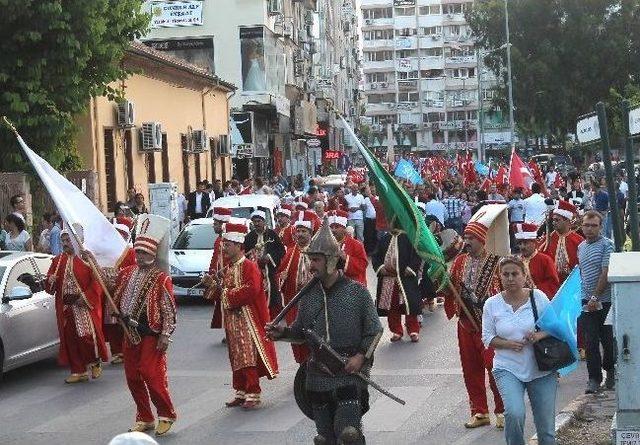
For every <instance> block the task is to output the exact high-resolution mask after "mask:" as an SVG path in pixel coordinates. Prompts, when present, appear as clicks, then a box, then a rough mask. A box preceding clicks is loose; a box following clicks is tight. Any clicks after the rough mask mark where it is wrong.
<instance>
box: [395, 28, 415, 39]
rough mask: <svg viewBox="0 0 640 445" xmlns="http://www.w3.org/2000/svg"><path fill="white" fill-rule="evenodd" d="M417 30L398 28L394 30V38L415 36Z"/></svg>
mask: <svg viewBox="0 0 640 445" xmlns="http://www.w3.org/2000/svg"><path fill="white" fill-rule="evenodd" d="M416 32H417V30H416V29H415V28H400V29H396V30H395V33H396V37H411V36H415V35H416Z"/></svg>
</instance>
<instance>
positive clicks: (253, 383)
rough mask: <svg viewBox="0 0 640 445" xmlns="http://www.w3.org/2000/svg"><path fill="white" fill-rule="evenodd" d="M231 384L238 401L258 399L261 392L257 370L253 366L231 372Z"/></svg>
mask: <svg viewBox="0 0 640 445" xmlns="http://www.w3.org/2000/svg"><path fill="white" fill-rule="evenodd" d="M232 384H233V389H235V390H236V396H237V397H238V398H240V399H248V400H251V399H258V398H259V395H260V392H262V390H261V389H260V377H259V376H258V368H257V367H255V366H248V367H246V368H241V369H238V370H237V371H233V382H232ZM256 396H257V397H256Z"/></svg>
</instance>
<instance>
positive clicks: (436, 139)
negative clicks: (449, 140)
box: [431, 130, 444, 144]
mask: <svg viewBox="0 0 640 445" xmlns="http://www.w3.org/2000/svg"><path fill="white" fill-rule="evenodd" d="M431 140H432V141H433V143H434V144H441V143H443V142H444V131H442V130H436V131H432V132H431Z"/></svg>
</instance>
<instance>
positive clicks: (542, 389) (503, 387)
mask: <svg viewBox="0 0 640 445" xmlns="http://www.w3.org/2000/svg"><path fill="white" fill-rule="evenodd" d="M493 377H494V378H495V380H496V385H497V386H498V390H499V391H500V395H501V396H502V400H503V402H504V417H505V428H504V436H505V440H506V442H507V445H525V443H526V441H525V439H524V421H525V413H526V409H525V406H524V391H525V389H526V390H527V393H528V394H529V400H530V401H531V411H532V412H533V422H534V423H535V425H536V432H537V433H538V444H539V445H555V443H556V432H555V429H556V409H555V408H556V390H557V388H558V379H557V378H556V374H555V373H554V372H552V373H551V374H549V375H546V376H544V377H540V378H538V379H535V380H532V381H530V382H522V381H520V380H519V379H518V378H517V377H516V376H514V375H513V374H512V373H510V372H509V371H505V370H504V369H494V370H493Z"/></svg>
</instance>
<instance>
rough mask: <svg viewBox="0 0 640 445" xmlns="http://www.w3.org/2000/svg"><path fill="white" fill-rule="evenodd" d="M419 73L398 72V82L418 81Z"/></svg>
mask: <svg viewBox="0 0 640 445" xmlns="http://www.w3.org/2000/svg"><path fill="white" fill-rule="evenodd" d="M417 78H418V72H417V71H398V80H407V79H417Z"/></svg>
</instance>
